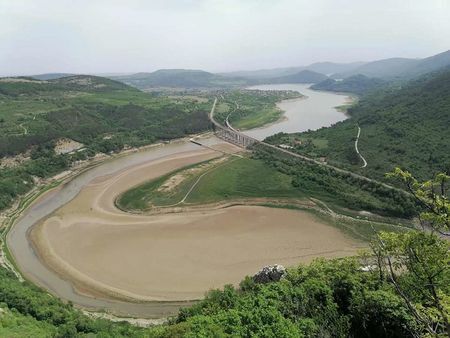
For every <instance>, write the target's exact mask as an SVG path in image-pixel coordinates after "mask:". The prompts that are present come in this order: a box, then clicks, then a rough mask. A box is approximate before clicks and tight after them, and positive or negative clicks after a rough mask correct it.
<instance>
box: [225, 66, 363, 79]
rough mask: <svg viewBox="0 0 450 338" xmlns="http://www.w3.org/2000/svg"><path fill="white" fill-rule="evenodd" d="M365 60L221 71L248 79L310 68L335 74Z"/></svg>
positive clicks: (277, 75) (276, 75) (265, 77)
mask: <svg viewBox="0 0 450 338" xmlns="http://www.w3.org/2000/svg"><path fill="white" fill-rule="evenodd" d="M363 64H364V62H352V63H335V62H316V63H313V64H310V65H309V66H299V67H283V68H273V69H259V70H249V71H236V72H227V73H219V74H220V75H223V76H231V77H233V76H237V77H244V78H248V79H268V78H276V77H281V76H287V75H293V74H296V73H299V72H301V71H303V70H309V71H313V72H317V73H322V74H325V75H326V74H334V73H338V72H345V71H349V70H351V69H355V68H357V67H359V66H361V65H363Z"/></svg>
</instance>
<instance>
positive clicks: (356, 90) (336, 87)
mask: <svg viewBox="0 0 450 338" xmlns="http://www.w3.org/2000/svg"><path fill="white" fill-rule="evenodd" d="M386 83H387V82H386V81H383V80H381V79H378V78H369V77H367V76H364V75H361V74H359V75H354V76H350V77H348V78H346V79H343V80H341V81H337V80H333V79H326V80H324V81H322V82H319V83H317V84H315V85H312V86H311V88H312V89H315V90H327V91H332V92H347V93H353V94H357V95H363V94H366V93H368V92H370V91H373V90H375V89H378V88H381V87H382V86H383V85H385V84H386Z"/></svg>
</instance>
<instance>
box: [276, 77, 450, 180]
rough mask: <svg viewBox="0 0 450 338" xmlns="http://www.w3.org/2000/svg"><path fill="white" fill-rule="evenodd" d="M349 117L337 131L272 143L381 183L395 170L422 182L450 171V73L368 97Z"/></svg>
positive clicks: (334, 128)
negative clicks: (402, 171)
mask: <svg viewBox="0 0 450 338" xmlns="http://www.w3.org/2000/svg"><path fill="white" fill-rule="evenodd" d="M349 114H350V115H351V117H352V118H351V119H348V120H345V121H343V122H339V123H337V124H336V125H334V126H332V127H329V128H322V129H319V130H317V131H312V132H306V133H301V134H292V135H286V134H285V135H277V136H274V137H271V138H270V141H271V142H272V143H275V144H279V143H284V144H286V143H289V142H291V144H292V145H293V146H294V147H295V149H296V151H298V152H300V153H304V154H307V155H309V156H312V157H326V158H327V161H328V162H330V163H334V164H336V165H338V166H343V167H348V168H350V169H351V170H354V171H359V172H360V173H362V174H364V175H369V176H372V177H376V178H379V179H382V178H383V176H384V173H386V172H388V171H391V170H392V169H393V168H394V167H395V166H401V167H403V168H405V169H408V170H410V171H411V172H414V173H415V174H416V175H417V176H418V177H420V178H429V177H431V175H433V174H434V173H436V172H438V171H447V172H448V171H449V170H450V152H449V151H448V150H449V149H450V137H449V136H448V128H449V126H450V70H446V71H443V72H439V73H434V74H429V75H427V76H425V77H422V78H420V79H418V80H415V81H412V82H409V83H408V84H407V85H405V86H404V87H402V88H400V89H386V90H384V91H378V92H376V93H374V94H372V95H369V96H366V97H363V98H362V99H361V100H360V102H359V103H358V104H357V105H356V106H354V107H352V108H350V109H349ZM357 125H359V126H360V127H361V136H360V139H359V144H358V148H359V150H360V152H361V154H362V155H363V156H364V158H365V159H366V160H367V162H368V165H367V167H366V168H360V167H361V165H362V162H361V160H360V158H359V156H358V155H357V153H356V152H355V146H354V142H355V139H356V135H357V132H358V128H357ZM294 139H297V140H301V141H302V143H301V144H300V145H299V144H298V142H294Z"/></svg>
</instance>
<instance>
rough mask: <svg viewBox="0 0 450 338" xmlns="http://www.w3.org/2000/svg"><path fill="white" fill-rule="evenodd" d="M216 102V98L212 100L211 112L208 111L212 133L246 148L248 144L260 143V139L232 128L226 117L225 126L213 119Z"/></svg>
mask: <svg viewBox="0 0 450 338" xmlns="http://www.w3.org/2000/svg"><path fill="white" fill-rule="evenodd" d="M216 104H217V98H216V99H215V100H214V104H213V106H212V108H211V112H210V113H209V119H210V120H211V122H212V124H213V129H214V134H215V135H216V136H217V137H218V138H220V139H222V140H224V141H226V142H229V143H232V144H234V145H237V146H238V147H241V148H247V147H248V146H251V145H252V144H255V143H260V142H261V141H259V140H257V139H255V138H253V137H250V136H248V135H245V134H243V133H241V132H239V131H238V130H236V129H234V128H233V127H232V126H231V125H230V124H229V123H228V118H227V127H224V126H222V125H221V124H220V123H218V122H217V121H216V120H215V119H214V110H215V109H216Z"/></svg>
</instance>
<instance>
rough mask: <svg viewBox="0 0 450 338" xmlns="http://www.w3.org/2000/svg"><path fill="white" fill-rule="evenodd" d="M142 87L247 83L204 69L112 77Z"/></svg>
mask: <svg viewBox="0 0 450 338" xmlns="http://www.w3.org/2000/svg"><path fill="white" fill-rule="evenodd" d="M111 78H112V79H114V80H117V81H122V82H124V83H127V84H129V85H131V86H134V87H137V88H140V89H149V88H159V87H169V88H214V87H224V86H236V85H239V84H246V81H245V80H244V79H239V78H227V77H224V76H221V75H218V74H213V73H209V72H206V71H203V70H192V69H160V70H157V71H155V72H152V73H136V74H132V75H127V76H115V77H111Z"/></svg>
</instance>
